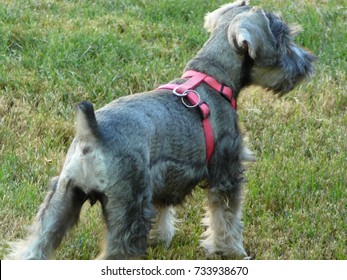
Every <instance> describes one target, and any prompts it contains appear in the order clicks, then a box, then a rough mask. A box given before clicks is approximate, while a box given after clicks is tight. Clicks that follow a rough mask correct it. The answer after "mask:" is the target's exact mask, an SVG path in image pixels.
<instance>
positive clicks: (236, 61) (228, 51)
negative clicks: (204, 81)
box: [185, 28, 245, 97]
mask: <svg viewBox="0 0 347 280" xmlns="http://www.w3.org/2000/svg"><path fill="white" fill-rule="evenodd" d="M244 61H245V59H244V56H243V55H239V54H237V52H236V51H235V50H234V49H233V47H232V46H231V45H230V43H229V41H228V39H227V34H226V31H225V29H224V28H223V29H219V30H215V31H214V32H213V34H212V35H211V37H210V39H209V40H208V41H207V42H206V43H205V45H204V46H203V47H202V49H201V50H200V51H199V52H198V54H197V55H196V56H195V57H194V58H193V59H192V60H191V61H189V62H188V64H187V65H186V68H185V70H195V71H199V72H203V73H206V74H208V75H209V76H211V77H213V78H215V79H216V80H217V81H218V82H219V83H221V84H225V85H226V86H228V87H230V88H232V89H233V91H234V94H235V96H236V97H237V96H238V94H239V92H240V90H241V88H242V86H244V85H245V81H243V77H242V76H243V73H242V72H243V71H242V69H243V68H244V63H245V62H244ZM235 73H242V74H241V75H240V74H238V75H239V76H236V74H235Z"/></svg>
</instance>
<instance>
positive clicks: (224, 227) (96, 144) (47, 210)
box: [9, 1, 314, 259]
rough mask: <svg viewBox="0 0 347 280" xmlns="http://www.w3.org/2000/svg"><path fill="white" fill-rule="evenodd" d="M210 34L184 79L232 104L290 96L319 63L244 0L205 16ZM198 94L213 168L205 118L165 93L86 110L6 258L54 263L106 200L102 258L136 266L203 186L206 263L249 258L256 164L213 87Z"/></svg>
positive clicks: (81, 109) (168, 235)
mask: <svg viewBox="0 0 347 280" xmlns="http://www.w3.org/2000/svg"><path fill="white" fill-rule="evenodd" d="M205 28H206V29H207V30H208V31H209V32H211V36H210V38H209V40H208V41H207V42H206V43H205V45H204V46H203V48H202V49H201V50H200V51H199V53H198V54H197V55H196V56H195V57H194V58H193V59H192V60H191V61H190V62H188V64H187V66H186V69H185V70H189V69H192V70H196V71H200V72H204V73H206V74H208V75H210V76H212V77H214V78H215V79H216V80H217V81H219V82H220V83H222V84H224V85H226V86H228V87H231V88H232V89H233V91H234V94H235V95H236V97H237V96H238V94H239V92H240V90H241V89H242V88H243V87H245V86H248V85H251V84H253V85H260V86H262V87H263V88H266V89H269V90H271V91H273V92H275V93H279V94H284V93H286V92H288V91H290V90H291V89H292V88H293V87H294V86H295V85H297V84H298V82H300V81H301V80H302V79H304V78H305V77H307V76H309V75H310V74H311V73H312V71H313V66H312V61H313V60H314V57H313V56H312V55H311V54H310V53H309V52H307V51H305V50H303V49H302V48H300V47H298V46H297V45H296V44H295V43H294V42H293V35H294V33H296V32H297V28H292V27H290V26H288V25H286V24H285V23H284V22H283V21H282V20H281V18H279V17H278V16H276V15H274V14H271V13H267V12H264V11H263V10H262V9H260V8H255V7H251V6H249V5H247V3H246V2H245V1H237V2H235V3H232V4H227V5H225V6H222V7H221V8H220V9H217V10H216V11H214V12H212V13H209V14H207V15H206V18H205ZM184 81H185V80H184V79H178V80H175V81H173V82H171V83H183V82H184ZM196 90H197V91H198V92H199V95H200V97H201V99H202V100H203V101H205V102H206V103H207V104H208V105H209V106H210V110H211V116H210V122H211V125H212V128H213V133H214V139H215V150H214V154H213V157H212V159H211V161H210V162H208V163H206V148H205V139H204V132H203V129H202V126H201V118H200V116H199V113H198V112H197V111H196V109H190V108H187V107H185V106H184V105H183V104H182V103H181V101H180V99H179V98H177V96H175V95H173V94H172V92H170V91H168V90H155V91H152V92H146V93H139V94H135V95H131V96H126V97H122V98H119V99H118V100H115V101H113V102H112V103H110V104H108V105H106V106H105V107H103V108H101V109H99V110H98V111H97V112H96V113H94V109H93V106H92V105H91V104H90V103H89V102H82V103H80V104H79V105H78V106H77V120H76V137H75V139H74V140H73V143H72V144H71V146H70V149H69V151H68V153H67V156H66V161H65V164H64V166H63V169H62V172H61V174H60V175H59V177H57V178H54V179H53V180H52V183H51V185H52V188H51V191H50V192H49V194H48V195H47V197H46V199H45V201H44V202H43V204H42V205H41V208H40V210H39V212H38V214H37V216H36V219H35V222H34V225H33V226H32V228H31V232H30V235H29V237H28V238H27V239H25V240H23V241H21V242H19V243H17V244H16V245H14V247H13V248H12V252H11V253H10V255H9V257H11V258H20V259H47V258H50V257H51V256H52V254H53V252H54V250H55V249H56V248H57V247H58V246H59V244H60V243H61V241H62V239H63V237H64V236H65V234H66V232H67V231H68V230H69V229H70V228H71V227H72V226H73V225H75V224H76V222H77V220H78V217H79V213H80V209H81V207H82V205H83V204H84V202H85V201H86V200H90V201H91V202H92V203H95V202H96V201H97V200H98V201H100V203H101V206H102V210H103V214H104V217H105V221H106V225H107V235H106V242H105V248H104V250H103V252H102V254H101V255H100V258H103V259H127V258H136V257H140V256H142V255H144V254H145V253H146V249H147V241H148V239H151V240H152V241H155V242H158V241H162V242H164V243H165V244H166V245H167V246H169V244H170V241H171V239H172V237H173V235H174V230H175V223H174V222H175V219H174V210H173V207H174V206H176V205H178V204H180V203H182V201H183V200H184V198H185V197H186V196H187V195H189V194H190V193H191V192H192V190H193V188H194V187H195V186H196V185H197V184H198V183H199V182H200V181H202V180H204V181H205V182H206V183H207V187H206V188H207V193H208V203H207V212H206V216H205V218H204V219H203V223H204V225H205V226H206V232H205V233H204V234H203V236H202V237H203V239H202V241H201V245H202V247H204V248H205V249H206V251H207V253H208V254H214V253H219V254H223V255H226V256H232V257H246V256H247V253H246V251H245V249H244V248H243V242H242V230H243V225H242V222H241V216H242V200H243V199H242V188H241V183H242V173H243V169H244V168H243V166H242V161H243V160H252V159H253V158H252V155H251V153H250V152H249V150H248V149H247V148H245V147H244V145H243V143H242V136H241V133H240V130H239V126H238V123H237V113H236V111H235V110H233V109H232V108H231V107H230V104H229V103H228V102H226V101H225V99H223V97H221V96H220V95H219V94H218V93H217V92H215V90H214V89H212V88H210V87H209V86H208V85H206V84H204V83H203V84H201V85H200V86H199V87H197V89H196ZM152 224H153V227H152ZM151 228H152V232H151V233H150V230H151Z"/></svg>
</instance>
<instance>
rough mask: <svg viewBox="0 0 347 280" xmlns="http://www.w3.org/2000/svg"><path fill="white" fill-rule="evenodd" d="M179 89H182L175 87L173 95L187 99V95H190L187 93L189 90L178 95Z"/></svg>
mask: <svg viewBox="0 0 347 280" xmlns="http://www.w3.org/2000/svg"><path fill="white" fill-rule="evenodd" d="M179 87H180V86H177V87H175V88H174V89H173V90H172V93H173V94H174V95H176V96H178V97H185V96H187V94H188V91H187V90H185V91H184V92H183V93H178V92H177V89H178V88H179Z"/></svg>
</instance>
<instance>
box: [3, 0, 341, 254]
mask: <svg viewBox="0 0 347 280" xmlns="http://www.w3.org/2000/svg"><path fill="white" fill-rule="evenodd" d="M221 4H223V2H222V1H218V0H215V1H201V4H200V2H199V5H198V4H197V2H196V1H193V0H186V1H179V0H169V1H166V0H158V1H147V0H137V1H136V0H128V1H118V0H116V1H67V0H66V1H36V0H35V1H34V0H32V1H24V0H16V1H13V0H4V1H2V3H1V4H0V258H3V256H4V254H5V251H6V249H7V247H8V245H7V242H8V241H13V240H15V239H16V238H20V237H23V235H24V233H25V227H24V226H25V225H28V224H29V223H30V221H31V220H32V219H33V217H34V215H35V213H36V211H37V208H38V206H39V204H40V202H41V201H42V199H43V197H44V196H45V192H46V190H47V182H48V181H49V179H50V178H51V177H53V176H55V175H57V174H58V173H59V170H60V168H61V166H62V163H63V160H64V155H65V152H66V151H67V148H68V146H69V144H70V142H71V140H72V138H73V134H74V127H73V119H74V104H75V103H77V102H79V101H81V100H84V99H88V100H90V101H92V102H93V103H94V104H95V107H97V108H99V107H101V106H103V105H104V104H106V103H108V102H109V101H111V100H113V99H114V98H117V97H119V96H122V95H127V94H130V93H135V92H140V91H145V90H150V89H153V88H155V87H156V86H158V85H159V84H162V83H165V82H168V81H169V80H171V79H173V78H175V77H178V76H179V75H180V74H181V72H182V70H183V67H184V65H185V64H186V62H187V61H188V60H189V59H190V58H192V57H193V56H194V54H195V53H196V52H197V51H198V50H199V48H200V47H201V46H202V45H203V43H204V42H205V41H206V39H207V37H208V35H207V33H206V32H205V31H204V30H203V27H202V26H203V16H204V14H205V13H206V12H208V11H211V10H213V9H215V8H217V7H219V6H220V5H221ZM252 4H259V5H261V6H262V7H264V8H267V9H268V10H270V11H281V13H282V15H283V17H284V18H285V19H286V20H287V22H293V23H299V24H301V25H302V26H303V27H304V30H305V31H304V32H303V33H301V34H300V35H299V36H298V38H297V42H298V43H299V44H302V45H303V46H304V47H306V48H308V49H310V50H312V51H313V52H314V53H315V54H316V55H317V56H318V57H319V60H318V62H317V71H316V75H315V77H314V78H313V79H312V80H311V81H309V82H308V83H305V84H303V85H302V86H300V87H298V88H297V89H296V90H294V91H293V92H291V93H290V94H288V95H286V96H285V97H283V98H281V99H278V98H276V97H274V96H273V95H271V94H269V93H267V92H265V91H263V90H261V89H259V88H255V87H251V88H248V89H247V90H245V91H244V92H243V93H242V94H241V96H240V99H239V115H240V120H241V123H242V126H243V127H244V131H245V134H247V135H248V137H249V145H250V147H251V149H252V150H254V151H255V153H256V155H257V158H258V161H257V162H256V163H254V164H253V165H252V166H250V167H249V168H248V172H247V174H246V179H247V183H246V184H245V207H244V223H245V232H244V239H245V247H246V249H247V251H248V252H249V254H250V255H251V256H252V257H254V258H256V259H347V239H346V235H347V189H346V186H347V172H346V167H347V140H346V139H347V110H346V108H347V95H346V92H347V85H346V83H347V82H346V69H347V63H346V60H347V59H346V58H347V53H346V52H347V51H346V46H345V45H346V37H347V33H346V26H345V23H346V5H347V3H346V1H345V0H336V1H314V0H311V1H309V0H305V1H274V0H273V1H270V0H268V1H265V0H264V1H252ZM204 203H205V196H204V191H202V190H197V191H196V192H195V193H194V195H193V196H192V197H190V198H189V199H188V200H187V203H186V204H185V205H184V206H183V207H180V208H179V209H178V217H179V218H180V219H181V220H182V223H181V224H180V225H179V231H178V232H177V234H176V236H175V237H174V240H173V243H172V245H171V246H170V248H169V249H164V248H163V247H161V246H158V247H152V248H150V249H149V254H148V258H149V259H200V258H205V256H204V252H203V251H202V250H201V249H199V248H198V242H199V236H200V234H201V233H202V231H203V229H202V226H201V225H200V219H201V216H202V215H203V208H204ZM100 219H101V213H100V209H99V208H98V207H93V208H88V207H86V208H84V209H83V214H82V219H81V223H80V226H79V227H78V228H77V229H76V230H74V231H73V232H72V233H71V235H70V236H69V237H68V238H67V239H66V240H65V242H64V243H63V244H62V246H61V247H60V248H59V250H58V252H57V258H67V259H74V258H81V259H88V258H93V257H95V256H96V255H97V254H98V252H99V245H98V244H99V242H100V240H101V237H102V234H103V229H102V227H100Z"/></svg>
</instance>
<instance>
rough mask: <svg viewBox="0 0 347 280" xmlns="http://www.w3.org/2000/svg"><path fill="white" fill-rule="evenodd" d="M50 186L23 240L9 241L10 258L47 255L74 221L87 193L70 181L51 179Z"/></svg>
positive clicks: (42, 257) (37, 257)
mask: <svg viewBox="0 0 347 280" xmlns="http://www.w3.org/2000/svg"><path fill="white" fill-rule="evenodd" d="M51 183H52V189H51V191H50V192H49V193H48V194H47V196H46V198H45V201H44V202H43V204H42V205H41V207H40V210H39V212H38V214H37V216H36V218H35V222H34V224H33V226H32V227H31V232H30V235H29V237H28V238H27V239H26V240H22V241H19V242H17V243H14V244H13V248H12V252H11V253H10V254H9V255H8V256H7V257H8V258H10V259H48V258H49V257H50V256H51V255H52V253H53V251H54V250H55V249H56V248H57V247H58V246H59V245H60V243H61V241H62V239H63V237H64V236H65V234H66V232H67V230H68V229H70V228H71V227H72V226H73V225H75V224H76V223H77V221H78V218H79V214H80V210H81V207H82V205H83V203H84V202H85V201H86V199H87V197H86V195H85V193H84V192H82V190H80V189H79V188H77V187H74V186H73V185H71V184H70V182H60V181H59V180H58V177H56V178H54V179H53V180H52V182H51Z"/></svg>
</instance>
